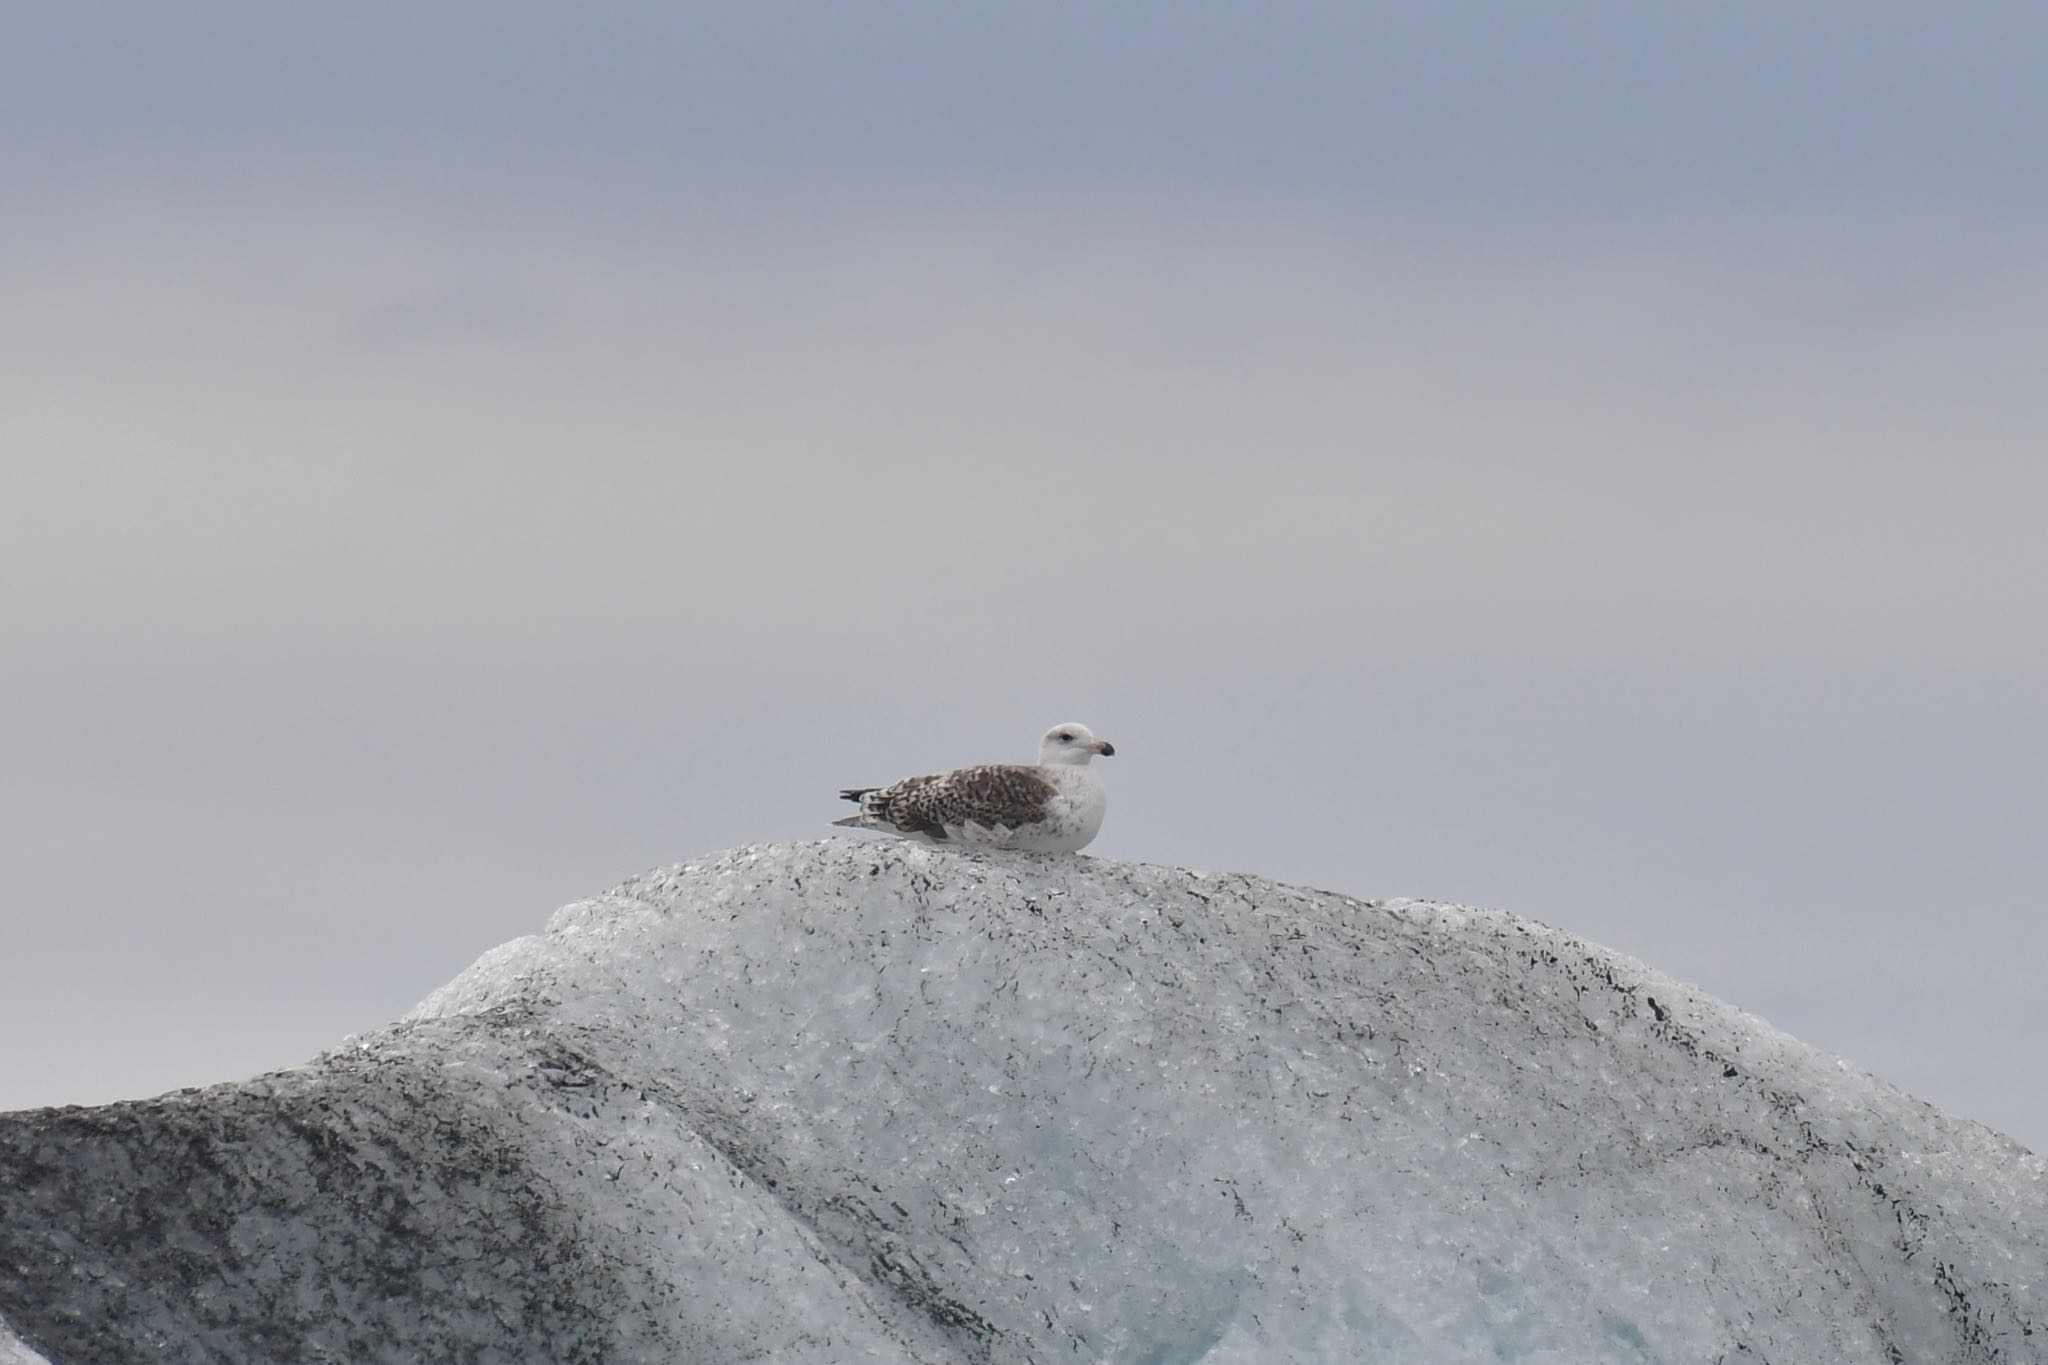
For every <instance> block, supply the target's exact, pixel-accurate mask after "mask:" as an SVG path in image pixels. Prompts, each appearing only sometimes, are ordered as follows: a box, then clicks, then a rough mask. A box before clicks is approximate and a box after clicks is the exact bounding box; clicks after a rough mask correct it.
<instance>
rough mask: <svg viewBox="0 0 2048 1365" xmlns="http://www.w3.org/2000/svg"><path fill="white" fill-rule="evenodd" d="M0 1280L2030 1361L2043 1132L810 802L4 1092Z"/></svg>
mask: <svg viewBox="0 0 2048 1365" xmlns="http://www.w3.org/2000/svg"><path fill="white" fill-rule="evenodd" d="M0 1320H4V1321H0V1359H9V1360H12V1359H16V1358H17V1357H15V1356H14V1355H11V1354H10V1353H11V1352H16V1351H18V1352H19V1353H20V1355H19V1357H18V1358H19V1359H22V1360H27V1361H34V1360H38V1359H40V1360H46V1361H48V1362H50V1365H85V1363H86V1362H98V1361H107V1360H131V1359H132V1360H143V1359H147V1360H161V1361H188V1360H189V1361H214V1360H226V1361H236V1362H241V1361H248V1362H257V1361H273V1360H292V1361H306V1362H313V1361H336V1362H342V1361H346V1362H370V1361H405V1360H418V1359H430V1358H432V1359H459V1360H464V1361H475V1362H482V1363H485V1365H488V1363H491V1362H525V1361H548V1362H556V1361H561V1362H584V1361H588V1362H621V1361H648V1362H654V1361H661V1362H671V1361H682V1362H704V1363H706V1365H723V1363H724V1362H740V1361H775V1362H816V1363H817V1365H842V1363H843V1362H852V1361H873V1362H905V1363H906V1365H907V1363H908V1362H920V1363H922V1365H941V1363H943V1362H991V1363H994V1365H1007V1363H1009V1362H1054V1361H1059V1362H1074V1361H1089V1362H1096V1361H1101V1362H1119V1363H1122V1362H1129V1363H1130V1365H1250V1362H1268V1363H1270V1362H1311V1361H1318V1362H1319V1361H1360V1360H1386V1361H1402V1362H1422V1363H1423V1365H1429V1363H1432V1362H1468V1361H1470V1362H1476V1361H1486V1362H1497V1361H1520V1362H1557V1363H1558V1365H1564V1363H1566V1362H1569V1363H1570V1365H1590V1363H1592V1362H1711V1361H1724V1362H1734V1361H1779V1362H1799V1363H1800V1365H1825V1363H1826V1362H1836V1361H1841V1362H1866V1361H1867V1362H1872V1365H1879V1363H1896V1362H1914V1363H1915V1365H1918V1363H1920V1362H2001V1363H2002V1362H2043V1361H2048V1167H2044V1163H2043V1162H2042V1161H2041V1160H2040V1159H2039V1158H2036V1157H2034V1156H2032V1155H2030V1154H2029V1153H2027V1152H2025V1151H2024V1150H2023V1149H2021V1148H2019V1147H2018V1146H2017V1145H2016V1144H2014V1143H2012V1142H2011V1141H2010V1140H2008V1139H2006V1138H2003V1137H2001V1136H2000V1135H1998V1134H1997V1133H1994V1132H1992V1131H1991V1130H1989V1129H1987V1128H1984V1127H1982V1126H1981V1125H1978V1124H1975V1123H1972V1122H1969V1121H1966V1120H1962V1119H1958V1118H1953V1117H1950V1116H1948V1115H1945V1114H1943V1113H1941V1112H1939V1111H1937V1110H1935V1109H1933V1108H1931V1107H1930V1106H1928V1105H1925V1104H1923V1103H1920V1102H1919V1101H1916V1100H1914V1099H1912V1098H1911V1097H1909V1096H1907V1095H1905V1094H1903V1093H1901V1092H1899V1091H1898V1090H1896V1089H1893V1088H1892V1087H1890V1086H1887V1085H1885V1084H1883V1083H1882V1082H1880V1081H1878V1080H1876V1079H1874V1078H1873V1077H1871V1076H1870V1075H1868V1074H1867V1073H1865V1072H1863V1071H1861V1070H1859V1069H1857V1068H1855V1067H1853V1066H1850V1065H1848V1064H1846V1063H1843V1062H1840V1061H1837V1060H1836V1059H1833V1058H1830V1057H1827V1056H1823V1055H1821V1054H1819V1053H1817V1052H1815V1051H1814V1050H1812V1049H1810V1048H1808V1047H1806V1046H1804V1045H1802V1044H1800V1043H1799V1042H1797V1041H1795V1040H1794V1039H1791V1038H1789V1037H1786V1036H1785V1035H1783V1034H1780V1033H1778V1032H1776V1031H1774V1030H1773V1029H1771V1028H1770V1027H1769V1026H1767V1025H1765V1024H1764V1023H1762V1022H1761V1021H1759V1020H1757V1019H1755V1018H1752V1017H1750V1016H1747V1015H1745V1014H1743V1013H1741V1012H1740V1011H1738V1010H1736V1009H1733V1008H1731V1007H1730V1006H1728V1005H1725V1004H1723V1003H1721V1002H1719V1001H1717V1000H1714V999H1713V998H1711V997H1709V996H1706V995H1704V994H1702V993H1701V992H1699V991H1697V990H1694V989H1692V988H1690V987H1688V986H1684V985H1681V984H1679V983H1678V982H1675V981H1673V980H1671V979H1669V978H1667V977H1664V976H1662V975H1659V974H1658V973H1656V972H1654V971H1652V970H1650V969H1648V968H1646V967H1644V966H1642V965H1640V964H1638V963H1635V962H1633V961H1630V960H1629V959H1626V958H1624V957H1621V956H1619V955H1616V954H1614V953H1611V952H1608V951H1606V950H1604V949H1601V948H1597V947H1594V946H1591V945H1588V944H1586V943H1583V942H1581V941H1579V940H1576V939H1574V938H1572V937H1570V936H1569V935H1566V934H1563V933H1560V932H1558V931H1556V930H1553V929H1549V928H1546V927H1544V926H1542V925H1538V924H1534V923H1531V922H1529V921H1526V920H1521V919H1517V918H1515V917H1514V916H1512V915H1508V914H1504V913H1500V912H1494V911H1485V910H1474V909H1467V908H1460V907H1455V906H1446V905H1436V904H1428V903H1421V902H1402V901H1386V902H1380V901H1361V900H1356V899H1352V898H1350V897H1346V896H1340V895H1334V894H1330V893H1326V892H1319V891H1310V890H1304V889H1300V888H1296V887H1290V886H1285V885H1280V884H1276V883H1273V882H1269V881H1262V880H1260V879H1257V878H1253V877H1246V876H1239V875H1217V874H1206V873H1200V872H1194V871H1188V870H1184V869H1178V868H1170V867H1156V866H1149V865H1144V864H1135V863H1121V862H1113V861H1108V860H1103V859H1095V858H1085V857H1081V858H1046V857H1034V856H1030V855H1017V854H994V853H984V854H980V855H961V854H958V853H955V852H952V851H948V850H940V849H932V848H925V847H922V846H918V845H912V844H906V843H896V842H863V841H854V840H828V841H823V842H815V843H797V844H777V845H765V846H759V847H753V848H743V849H736V850H733V851H731V852H727V853H721V854H717V855H713V856H709V857H705V858H700V859H697V860H695V861H693V862H690V863H686V864H682V865H679V866H676V867H672V868H669V869H666V870H663V871H658V872H654V873H650V874H648V875H646V876H642V877H637V878H634V879H633V880H631V881H628V882H627V883H625V884H624V885H623V886H620V887H618V888H617V889H615V890H613V891H610V892H607V893H605V894H603V895H601V896H598V897H595V898H593V899H591V900H587V901H583V902H579V903H578V904H575V905H571V906H569V907H567V908H566V909H564V910H562V911H560V912H559V913H557V914H556V915H555V916H554V918H553V919H552V921H551V922H550V923H549V925H548V927H547V930H546V932H545V933H543V934H538V935H535V936H532V937H528V938H522V939H518V940H516V941H514V942H511V943H508V944H506V945H504V946H502V947H500V948H497V949H494V950H493V951H491V952H489V953H486V954H485V955H484V956H483V958H482V959H480V960H479V961H478V962H477V963H476V964H475V965H474V966H473V967H471V968H470V969H469V970H468V971H466V972H464V973H463V974H462V975H461V976H460V977H458V978H457V979H456V980H454V981H453V982H451V983H449V984H448V985H447V986H445V987H443V988H442V989H441V990H439V991H437V992H435V993H434V994H433V995H432V996H430V997H429V998H428V999H427V1000H426V1001H425V1002H423V1003H422V1004H421V1005H420V1006H419V1007H418V1008H417V1009H415V1010H414V1011H413V1012H412V1013H411V1014H409V1015H408V1016H406V1017H405V1018H404V1019H401V1020H399V1021H398V1022H396V1023H394V1024H392V1025H390V1026H389V1027H387V1028H385V1029H382V1030H380V1031H378V1032H376V1033H373V1034H370V1035H367V1036H364V1037H361V1038H357V1039H352V1040H350V1041H348V1042H347V1043H346V1044H344V1045H343V1046H341V1047H338V1048H336V1049H334V1050H332V1051H330V1052H328V1053H326V1054H324V1055H323V1056H321V1057H320V1058H318V1059H316V1060H315V1061H313V1062H312V1063H310V1064H308V1065H307V1066H304V1067H300V1068H296V1069H293V1070H289V1071H284V1072H280V1073H276V1074H273V1075H268V1076H263V1077H259V1078H257V1079H255V1080H251V1081H248V1082H243V1083H239V1084H233V1085H225V1086H215V1087H210V1088H208V1089H204V1090H195V1091H179V1092H175V1093H172V1094H169V1095H165V1096H161V1097H159V1098H156V1099H152V1100H145V1101H137V1102H132V1103H124V1104H115V1105H107V1106H103V1107H99V1108H91V1109H79V1108H64V1109H48V1110H34V1111H26V1112H23V1113H17V1114H11V1115H5V1116H0ZM10 1326H11V1328H12V1329H13V1332H14V1333H15V1334H18V1337H19V1340H18V1341H14V1342H12V1343H11V1344H10V1341H9V1333H8V1330H7V1329H8V1327H10ZM30 1348H33V1349H32V1350H31V1349H30Z"/></svg>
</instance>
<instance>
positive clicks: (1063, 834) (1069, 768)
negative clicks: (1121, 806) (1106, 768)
mask: <svg viewBox="0 0 2048 1365" xmlns="http://www.w3.org/2000/svg"><path fill="white" fill-rule="evenodd" d="M1042 771H1043V772H1044V773H1045V775H1046V777H1047V778H1049V779H1050V780H1051V782H1052V786H1053V798H1052V800H1051V801H1050V802H1048V803H1047V805H1046V818H1045V822H1044V824H1043V825H1042V826H1041V827H1040V828H1038V829H1036V830H1033V831H1031V833H1030V834H1029V835H1028V836H1026V837H1023V838H1020V839H1019V840H1018V841H1017V843H1016V844H1015V845H1014V847H1017V848H1024V849H1030V850H1032V851H1034V852H1038V853H1073V852H1075V851H1077V850H1079V849H1083V848H1086V847H1087V846H1088V845H1089V843H1090V842H1092V841H1093V840H1094V838H1095V835H1096V833H1097V832H1098V831H1099V830H1101V828H1102V817H1103V815H1104V814H1105V813H1107V811H1108V810H1109V791H1108V789H1107V788H1105V787H1104V786H1103V785H1102V778H1101V777H1100V776H1098V775H1097V774H1096V772H1095V770H1094V769H1092V768H1089V767H1087V766H1085V765H1071V764H1064V763H1055V764H1049V765H1047V766H1046V767H1045V768H1044V769H1043V770H1042Z"/></svg>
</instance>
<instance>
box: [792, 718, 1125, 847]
mask: <svg viewBox="0 0 2048 1365" xmlns="http://www.w3.org/2000/svg"><path fill="white" fill-rule="evenodd" d="M1115 752H1116V746H1115V745H1113V744H1111V743H1110V742H1109V741H1108V740H1106V739H1097V738H1096V737H1095V736H1094V735H1093V734H1091V733H1089V730H1088V727H1087V726H1085V725H1075V724H1072V723H1069V724H1066V725H1055V726H1053V727H1052V729H1050V730H1047V731H1046V732H1045V736H1044V738H1042V739H1040V740H1039V741H1038V762H1036V763H983V764H980V765H978V766H976V767H972V768H955V769H953V770H952V771H951V772H945V773H927V774H925V775H924V776H922V777H906V778H904V779H903V780H902V781H901V782H895V783H892V784H890V785H889V786H886V787H848V788H847V789H846V790H844V791H842V792H840V793H839V795H840V796H841V797H842V798H844V799H845V800H848V801H852V802H854V803H855V804H857V805H858V806H859V807H860V814H858V815H849V816H847V817H846V818H845V819H844V820H834V821H833V822H832V823H833V824H835V825H850V826H852V827H853V828H854V829H878V830H881V831H882V832H883V833H885V834H900V835H902V836H903V837H904V838H906V839H918V840H922V841H924V842H926V843H934V844H943V843H952V842H955V841H957V842H959V843H962V844H980V845H984V846H987V847H992V848H1015V849H1022V850H1024V851H1025V852H1027V853H1074V852H1077V851H1078V850H1080V849H1084V848H1086V847H1088V843H1089V841H1090V840H1091V839H1093V838H1094V837H1095V832H1096V831H1097V830H1099V829H1101V828H1102V813H1103V812H1104V811H1105V810H1107V809H1108V808H1109V793H1108V792H1106V791H1104V790H1103V788H1102V778H1101V777H1100V776H1098V775H1097V774H1096V772H1095V770H1094V769H1093V768H1090V767H1089V766H1088V760H1089V759H1091V758H1093V757H1095V756H1096V755H1097V754H1101V755H1103V756H1104V757H1105V758H1106V757H1108V756H1109V755H1110V754H1113V753H1115Z"/></svg>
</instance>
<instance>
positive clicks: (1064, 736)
mask: <svg viewBox="0 0 2048 1365" xmlns="http://www.w3.org/2000/svg"><path fill="white" fill-rule="evenodd" d="M1053 738H1055V739H1057V740H1059V741H1060V743H1062V744H1072V743H1073V742H1074V737H1073V735H1071V734H1069V733H1068V732H1067V731H1065V730H1062V731H1060V732H1059V733H1058V734H1057V735H1055V736H1053Z"/></svg>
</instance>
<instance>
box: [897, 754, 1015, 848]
mask: <svg viewBox="0 0 2048 1365" xmlns="http://www.w3.org/2000/svg"><path fill="white" fill-rule="evenodd" d="M1051 798H1052V784H1051V783H1050V782H1047V781H1046V780H1045V779H1044V778H1043V777H1041V776H1039V774H1038V772H1037V771H1036V770H1035V769H1032V768H1029V767H1027V766H1025V765H1024V764H1021V763H984V764H982V765H981V766H980V767H978V768H959V769H956V770H955V771H953V772H950V773H931V774H929V775H927V776H924V777H906V778H904V779H903V780H902V781H901V782H898V783H896V784H895V785H894V786H892V787H887V788H885V789H883V790H882V791H879V792H876V793H875V798H874V799H875V809H876V813H877V814H879V815H880V816H881V817H882V818H883V819H885V820H887V821H888V822H889V823H890V824H892V825H894V826H896V828H898V829H900V830H902V831H903V832H904V833H906V834H922V835H925V836H927V837H929V838H933V839H943V838H945V837H946V826H947V825H953V826H956V827H957V826H959V825H964V824H967V823H969V822H970V821H971V822H973V823H974V824H977V825H983V826H991V827H992V826H995V825H1007V826H1009V827H1010V828H1011V829H1016V828H1017V827H1018V826H1020V825H1028V824H1030V823H1032V822H1033V821H1035V820H1038V819H1040V818H1042V817H1043V815H1044V814H1045V804H1046V802H1047V801H1049V800H1050V799H1051Z"/></svg>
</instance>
